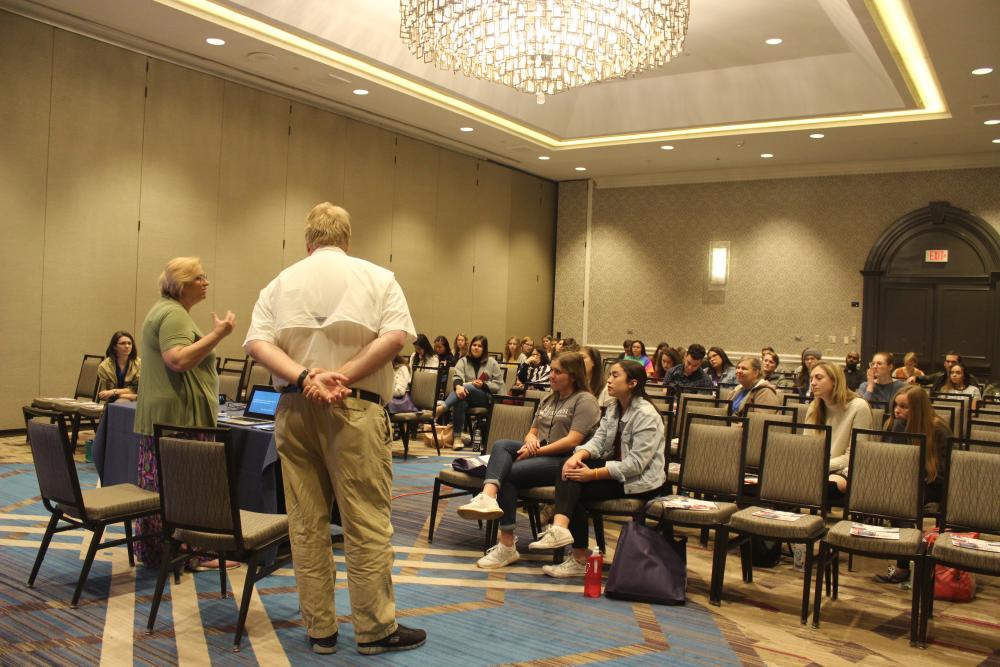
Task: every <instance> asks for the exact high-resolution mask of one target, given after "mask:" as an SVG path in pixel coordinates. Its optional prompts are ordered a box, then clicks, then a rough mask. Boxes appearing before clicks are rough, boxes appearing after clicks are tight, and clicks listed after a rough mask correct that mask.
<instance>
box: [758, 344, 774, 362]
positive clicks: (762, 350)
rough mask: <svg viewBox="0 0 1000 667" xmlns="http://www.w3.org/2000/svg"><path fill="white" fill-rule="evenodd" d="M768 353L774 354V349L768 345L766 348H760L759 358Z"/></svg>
mask: <svg viewBox="0 0 1000 667" xmlns="http://www.w3.org/2000/svg"><path fill="white" fill-rule="evenodd" d="M768 352H771V353H772V354H773V353H774V348H773V347H771V346H770V345H768V346H766V347H762V348H760V356H761V358H762V359H763V358H764V355H765V354H767V353H768Z"/></svg>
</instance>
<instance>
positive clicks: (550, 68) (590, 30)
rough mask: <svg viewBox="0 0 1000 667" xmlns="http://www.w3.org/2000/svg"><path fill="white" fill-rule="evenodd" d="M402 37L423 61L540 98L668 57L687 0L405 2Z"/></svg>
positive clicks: (676, 46)
mask: <svg viewBox="0 0 1000 667" xmlns="http://www.w3.org/2000/svg"><path fill="white" fill-rule="evenodd" d="M399 11H400V15H401V20H400V36H401V37H402V40H403V42H404V43H405V44H406V45H407V47H409V49H410V51H412V52H413V54H414V55H415V56H416V57H418V58H420V59H421V60H423V61H424V62H425V63H432V64H433V65H434V66H435V67H437V68H439V69H443V70H451V71H453V72H461V73H462V74H465V75H466V76H470V77H474V78H477V79H485V80H487V81H493V82H495V83H501V84H503V85H505V86H510V87H512V88H515V89H516V90H519V91H521V92H525V93H531V94H534V95H536V96H537V97H538V101H539V103H542V102H544V99H545V97H544V96H545V95H554V94H556V93H559V92H562V91H564V90H567V89H569V88H574V87H576V86H586V85H587V84H591V83H597V82H599V81H606V80H608V79H619V78H622V77H627V76H632V75H634V74H638V73H639V72H645V71H647V70H651V69H654V68H657V67H661V66H662V65H664V64H666V63H667V62H669V61H670V60H671V59H672V58H673V57H674V56H676V55H677V54H678V53H680V51H681V49H682V48H683V45H684V38H685V37H686V36H687V29H688V17H689V15H690V0H400V3H399Z"/></svg>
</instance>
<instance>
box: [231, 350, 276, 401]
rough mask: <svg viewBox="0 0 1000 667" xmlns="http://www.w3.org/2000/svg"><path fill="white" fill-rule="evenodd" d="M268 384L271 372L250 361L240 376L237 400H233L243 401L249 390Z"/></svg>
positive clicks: (261, 365) (262, 365)
mask: <svg viewBox="0 0 1000 667" xmlns="http://www.w3.org/2000/svg"><path fill="white" fill-rule="evenodd" d="M269 384H271V371H269V370H267V366H265V365H264V364H262V363H260V362H258V361H255V360H253V359H251V360H250V363H248V364H247V365H246V366H245V367H244V369H243V373H242V374H241V375H240V387H239V398H237V399H235V400H237V401H245V400H247V396H249V395H250V390H251V389H253V388H254V387H256V386H257V385H269Z"/></svg>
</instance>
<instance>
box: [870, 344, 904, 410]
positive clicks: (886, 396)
mask: <svg viewBox="0 0 1000 667" xmlns="http://www.w3.org/2000/svg"><path fill="white" fill-rule="evenodd" d="M892 370H893V362H892V354H890V353H889V352H876V353H875V354H873V355H872V361H871V363H870V364H869V365H868V379H867V380H865V382H863V383H862V384H861V386H860V387H858V396H860V397H861V398H863V399H865V400H866V401H868V402H869V403H872V402H878V403H886V404H888V405H891V404H892V397H893V396H895V395H896V392H897V391H899V390H900V389H902V388H903V387H904V386H905V385H906V383H905V382H901V381H899V380H893V379H892Z"/></svg>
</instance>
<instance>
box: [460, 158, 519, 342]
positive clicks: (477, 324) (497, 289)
mask: <svg viewBox="0 0 1000 667" xmlns="http://www.w3.org/2000/svg"><path fill="white" fill-rule="evenodd" d="M478 173H479V176H478V187H477V190H476V211H475V214H474V215H473V216H472V218H471V219H472V221H473V227H472V234H473V247H474V249H475V250H474V262H475V266H476V270H475V273H474V274H473V276H472V295H471V297H472V328H473V329H475V331H474V332H470V335H477V334H483V335H485V336H487V337H488V338H489V340H490V341H491V343H492V345H493V347H494V348H495V349H496V350H499V349H501V347H502V345H503V342H504V341H505V340H506V339H507V276H508V275H509V268H508V254H509V249H510V214H511V210H510V190H511V171H510V170H509V169H506V168H504V167H501V166H499V165H495V164H492V163H490V162H483V161H480V162H479V172H478ZM493 341H496V342H493Z"/></svg>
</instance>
